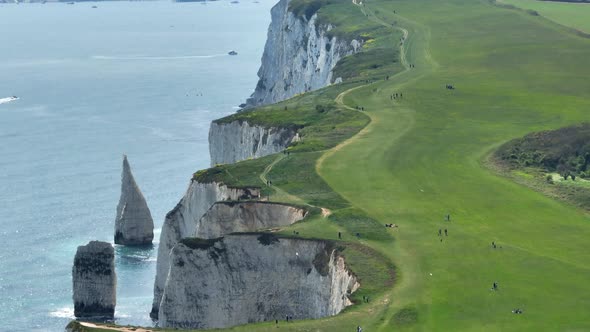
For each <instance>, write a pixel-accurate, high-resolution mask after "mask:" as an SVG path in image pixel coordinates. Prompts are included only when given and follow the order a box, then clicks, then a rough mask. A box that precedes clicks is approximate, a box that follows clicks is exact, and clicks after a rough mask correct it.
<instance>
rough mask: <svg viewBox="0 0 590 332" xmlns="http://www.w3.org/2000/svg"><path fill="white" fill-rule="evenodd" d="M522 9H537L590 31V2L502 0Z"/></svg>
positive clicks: (564, 22) (563, 22) (566, 23)
mask: <svg viewBox="0 0 590 332" xmlns="http://www.w3.org/2000/svg"><path fill="white" fill-rule="evenodd" d="M501 2H503V3H507V4H510V5H513V6H516V7H518V8H522V9H531V10H535V11H537V12H538V13H539V14H540V15H542V16H544V17H546V18H548V19H550V20H553V21H555V22H557V23H559V24H563V25H565V26H568V27H571V28H574V29H577V30H580V31H583V32H586V33H590V3H567V2H551V1H539V0H501Z"/></svg>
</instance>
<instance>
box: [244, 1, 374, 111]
mask: <svg viewBox="0 0 590 332" xmlns="http://www.w3.org/2000/svg"><path fill="white" fill-rule="evenodd" d="M289 3H290V0H280V1H279V2H278V3H277V4H276V5H275V6H274V7H273V8H272V10H271V23H270V26H269V28H268V37H267V40H266V45H265V47H264V53H263V55H262V65H261V67H260V69H259V70H258V77H259V78H260V79H259V81H258V84H257V86H256V90H255V91H254V93H253V94H252V96H251V97H250V98H249V99H248V101H247V102H246V108H249V107H254V106H259V105H267V104H274V103H277V102H279V101H283V100H285V99H288V98H290V97H293V96H295V95H296V94H299V93H303V92H307V91H311V90H316V89H319V88H323V87H325V86H327V85H330V84H331V83H332V82H333V81H334V78H333V77H332V76H333V75H332V69H334V67H335V66H336V64H337V63H338V61H339V60H340V59H341V58H343V57H345V56H347V55H350V54H353V53H355V52H357V51H359V50H360V49H361V47H362V42H361V41H358V40H355V39H353V40H344V39H341V38H338V37H336V36H330V34H329V31H330V30H332V29H333V26H332V25H329V24H319V23H318V22H317V19H318V17H317V14H314V15H313V16H311V17H310V18H309V20H308V19H307V18H306V17H305V15H303V16H301V17H297V16H296V15H295V14H293V13H292V12H290V11H289Z"/></svg>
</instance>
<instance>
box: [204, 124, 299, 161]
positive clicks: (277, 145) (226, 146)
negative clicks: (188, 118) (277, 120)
mask: <svg viewBox="0 0 590 332" xmlns="http://www.w3.org/2000/svg"><path fill="white" fill-rule="evenodd" d="M298 137H299V136H298V135H297V131H296V130H295V129H291V128H276V127H271V128H265V127H262V126H256V125H253V126H251V125H250V124H249V123H248V122H246V121H233V122H230V123H218V122H215V121H214V122H212V123H211V127H210V128H209V154H210V156H211V166H215V165H217V164H232V163H235V162H238V161H242V160H246V159H250V158H259V157H264V156H267V155H270V154H273V153H277V152H281V151H283V150H284V149H285V148H287V146H289V144H291V142H292V141H294V140H297V139H298Z"/></svg>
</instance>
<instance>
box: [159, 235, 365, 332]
mask: <svg viewBox="0 0 590 332" xmlns="http://www.w3.org/2000/svg"><path fill="white" fill-rule="evenodd" d="M185 243H186V244H185ZM171 259H172V262H173V264H172V265H171V266H170V272H169V277H168V281H167V283H166V288H165V290H164V295H163V298H162V304H161V307H160V313H159V316H160V321H159V325H160V326H162V327H179V328H222V327H229V326H234V325H238V324H245V323H252V322H260V321H265V320H274V319H284V317H285V316H286V315H290V316H293V318H295V319H304V318H320V317H325V316H331V315H335V314H337V313H339V312H340V311H341V310H342V309H344V308H345V307H346V306H347V305H350V301H349V300H348V295H349V294H350V293H352V292H354V291H355V290H356V289H357V288H358V286H359V284H358V282H357V281H356V278H355V277H354V276H353V275H352V274H351V273H350V272H349V271H348V270H347V268H346V265H345V262H344V259H343V258H342V257H340V256H338V254H337V253H336V252H335V251H334V250H333V249H332V248H331V246H330V244H329V243H327V242H324V241H313V240H302V239H278V238H275V237H274V236H272V235H270V234H265V235H251V234H250V235H228V236H226V237H225V238H223V239H219V240H210V242H208V243H206V244H203V243H202V242H200V243H199V244H197V245H191V243H190V241H188V242H184V241H183V243H181V244H179V245H177V246H176V247H175V248H174V249H173V251H172V253H171Z"/></svg>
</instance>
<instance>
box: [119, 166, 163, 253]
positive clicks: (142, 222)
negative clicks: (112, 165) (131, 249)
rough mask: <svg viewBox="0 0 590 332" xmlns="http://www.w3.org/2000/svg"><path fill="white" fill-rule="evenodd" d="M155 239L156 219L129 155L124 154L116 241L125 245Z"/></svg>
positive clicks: (145, 242) (149, 241) (142, 243)
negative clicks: (139, 183) (132, 170)
mask: <svg viewBox="0 0 590 332" xmlns="http://www.w3.org/2000/svg"><path fill="white" fill-rule="evenodd" d="M153 239H154V220H153V219H152V214H151V213H150V209H149V208H148V206H147V203H146V201H145V198H144V197H143V194H142V193H141V190H139V187H138V186H137V183H135V179H134V178H133V174H132V173H131V167H130V166H129V161H128V160H127V156H123V173H122V175H121V198H120V199H119V204H118V205H117V218H116V220H115V243H116V244H123V245H146V244H151V243H152V240H153Z"/></svg>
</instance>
